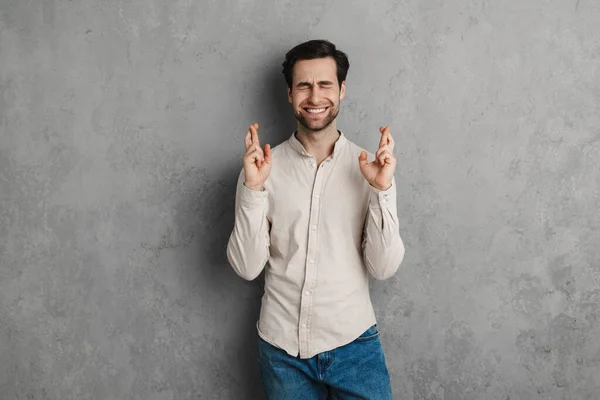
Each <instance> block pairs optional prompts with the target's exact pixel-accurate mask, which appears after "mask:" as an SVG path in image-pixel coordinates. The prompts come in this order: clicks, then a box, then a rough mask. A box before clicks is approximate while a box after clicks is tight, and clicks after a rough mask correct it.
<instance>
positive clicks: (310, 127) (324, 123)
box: [294, 103, 340, 132]
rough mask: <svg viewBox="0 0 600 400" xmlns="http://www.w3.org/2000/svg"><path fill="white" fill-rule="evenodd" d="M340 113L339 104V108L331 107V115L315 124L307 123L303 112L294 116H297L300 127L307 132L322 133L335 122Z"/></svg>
mask: <svg viewBox="0 0 600 400" xmlns="http://www.w3.org/2000/svg"><path fill="white" fill-rule="evenodd" d="M339 112H340V106H339V103H338V104H337V107H336V106H331V107H330V108H329V113H328V114H327V117H325V119H323V120H321V121H314V122H310V121H307V120H306V118H304V115H303V114H302V111H299V112H296V113H294V115H295V116H296V119H297V120H298V122H299V123H300V125H302V127H304V129H305V130H306V131H307V132H320V131H322V130H325V129H326V128H328V127H329V126H330V125H331V124H332V123H333V121H335V119H336V118H337V116H338V114H339Z"/></svg>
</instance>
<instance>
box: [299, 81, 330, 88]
mask: <svg viewBox="0 0 600 400" xmlns="http://www.w3.org/2000/svg"><path fill="white" fill-rule="evenodd" d="M318 84H319V85H320V86H326V85H333V82H331V81H319V82H318ZM302 86H307V87H312V86H313V84H312V83H310V82H298V84H297V85H296V87H302Z"/></svg>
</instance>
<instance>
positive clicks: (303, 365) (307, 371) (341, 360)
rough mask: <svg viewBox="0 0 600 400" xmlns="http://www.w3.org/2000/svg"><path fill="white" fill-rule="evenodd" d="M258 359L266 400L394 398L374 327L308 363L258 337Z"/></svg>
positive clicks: (384, 399) (364, 399)
mask: <svg viewBox="0 0 600 400" xmlns="http://www.w3.org/2000/svg"><path fill="white" fill-rule="evenodd" d="M258 359H259V365H260V372H261V376H262V383H263V387H264V389H265V394H266V395H267V399H268V400H295V399H302V400H312V399H315V400H316V399H319V400H321V399H333V400H358V399H361V400H371V399H374V400H390V399H392V398H393V397H392V389H391V386H390V376H389V373H388V370H387V366H386V363H385V357H384V354H383V348H382V347H381V342H380V340H379V331H378V330H377V325H373V326H372V327H370V328H369V329H367V330H366V331H365V332H364V333H363V334H362V335H360V337H358V338H357V339H356V340H354V341H353V342H351V343H349V344H347V345H345V346H341V347H338V348H336V349H333V350H331V351H326V352H323V353H320V354H317V355H316V356H314V357H312V358H309V359H301V358H299V357H292V356H290V355H289V354H288V353H287V352H285V351H284V350H281V349H279V348H277V347H275V346H273V345H271V344H269V343H267V342H265V341H264V340H263V339H261V338H260V337H259V344H258Z"/></svg>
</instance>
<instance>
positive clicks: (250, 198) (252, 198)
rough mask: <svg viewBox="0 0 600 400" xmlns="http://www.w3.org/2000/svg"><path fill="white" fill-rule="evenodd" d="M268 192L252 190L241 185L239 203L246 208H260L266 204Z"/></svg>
mask: <svg viewBox="0 0 600 400" xmlns="http://www.w3.org/2000/svg"><path fill="white" fill-rule="evenodd" d="M268 196H269V192H268V191H267V190H266V189H263V190H252V189H250V188H248V187H246V185H244V184H243V183H242V190H241V191H240V203H241V204H243V205H247V206H262V205H265V204H266V203H267V198H268Z"/></svg>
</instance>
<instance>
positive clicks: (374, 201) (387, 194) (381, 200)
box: [369, 179, 396, 208]
mask: <svg viewBox="0 0 600 400" xmlns="http://www.w3.org/2000/svg"><path fill="white" fill-rule="evenodd" d="M369 187H370V188H371V192H370V193H371V194H370V196H369V205H371V206H375V207H381V208H387V207H389V205H390V204H391V205H395V204H396V182H395V181H394V179H392V186H390V187H389V188H387V189H386V190H379V189H377V188H376V187H374V186H372V185H371V184H369Z"/></svg>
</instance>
